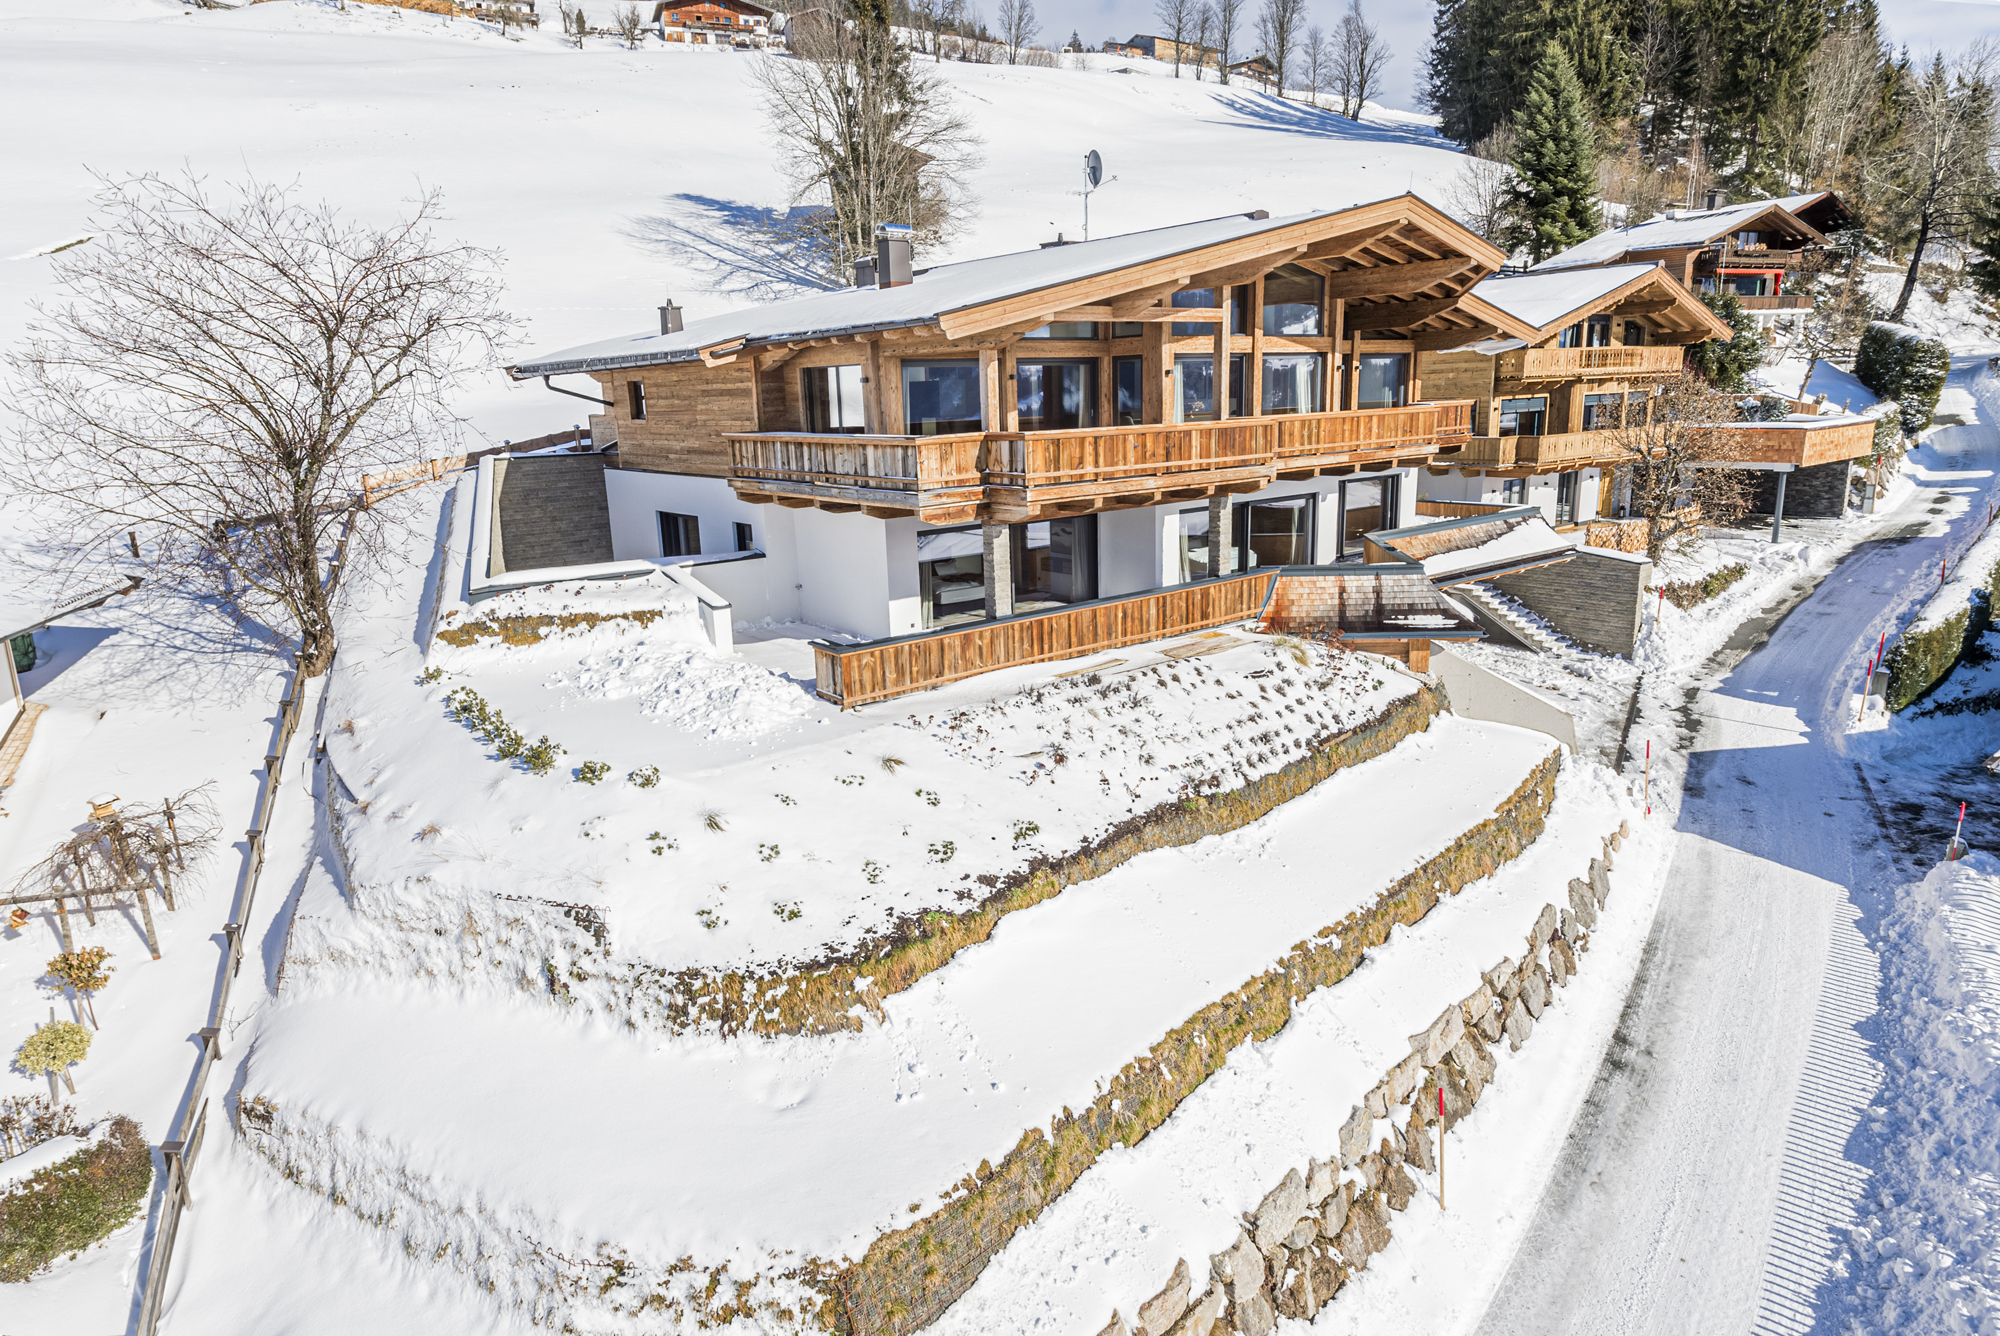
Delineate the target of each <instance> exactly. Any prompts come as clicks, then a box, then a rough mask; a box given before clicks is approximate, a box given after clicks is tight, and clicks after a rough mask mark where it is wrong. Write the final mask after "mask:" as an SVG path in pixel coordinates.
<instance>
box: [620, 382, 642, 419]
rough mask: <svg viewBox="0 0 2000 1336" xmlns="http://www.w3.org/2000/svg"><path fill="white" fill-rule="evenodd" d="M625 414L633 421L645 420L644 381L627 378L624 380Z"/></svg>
mask: <svg viewBox="0 0 2000 1336" xmlns="http://www.w3.org/2000/svg"><path fill="white" fill-rule="evenodd" d="M625 416H626V417H628V418H629V419H631V420H632V421H634V422H644V421H645V420H646V382H645V381H643V380H628V381H626V382H625Z"/></svg>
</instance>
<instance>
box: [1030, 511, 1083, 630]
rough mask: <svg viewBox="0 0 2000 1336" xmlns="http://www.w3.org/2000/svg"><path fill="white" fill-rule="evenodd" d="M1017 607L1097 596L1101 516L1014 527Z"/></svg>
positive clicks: (1076, 601)
mask: <svg viewBox="0 0 2000 1336" xmlns="http://www.w3.org/2000/svg"><path fill="white" fill-rule="evenodd" d="M1012 537H1013V541H1014V601H1015V606H1017V607H1020V606H1022V605H1032V604H1035V603H1081V602H1083V601H1084V600H1086V599H1092V598H1096V597H1097V516H1095V515H1078V516H1076V517H1075V518H1073V519H1062V520H1044V521H1038V522H1036V523H1034V524H1017V525H1015V526H1014V527H1013V535H1012Z"/></svg>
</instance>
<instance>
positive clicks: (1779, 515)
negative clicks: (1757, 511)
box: [1771, 469, 1785, 543]
mask: <svg viewBox="0 0 2000 1336" xmlns="http://www.w3.org/2000/svg"><path fill="white" fill-rule="evenodd" d="M1784 522H1785V471H1784V470H1783V469H1780V470H1779V471H1778V499H1777V500H1776V501H1775V502H1773V503H1772V505H1771V541H1772V542H1774V543H1775V542H1777V541H1778V527H1779V526H1780V525H1782V524H1783V523H1784Z"/></svg>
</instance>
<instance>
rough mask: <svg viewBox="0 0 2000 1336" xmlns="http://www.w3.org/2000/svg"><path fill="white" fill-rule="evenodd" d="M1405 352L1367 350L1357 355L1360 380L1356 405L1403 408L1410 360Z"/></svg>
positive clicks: (1361, 406) (1359, 406) (1360, 406)
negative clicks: (1370, 351) (1405, 371)
mask: <svg viewBox="0 0 2000 1336" xmlns="http://www.w3.org/2000/svg"><path fill="white" fill-rule="evenodd" d="M1409 360H1410V359H1409V357H1408V355H1407V354H1404V353H1366V354H1363V355H1362V356H1361V357H1360V358H1358V359H1357V363H1358V371H1359V373H1360V383H1359V386H1358V393H1357V395H1356V403H1355V407H1357V408H1401V407H1402V406H1403V397H1404V394H1405V393H1406V382H1407V381H1408V379H1409V378H1408V376H1407V375H1406V374H1405V373H1404V369H1405V367H1407V366H1408V364H1409Z"/></svg>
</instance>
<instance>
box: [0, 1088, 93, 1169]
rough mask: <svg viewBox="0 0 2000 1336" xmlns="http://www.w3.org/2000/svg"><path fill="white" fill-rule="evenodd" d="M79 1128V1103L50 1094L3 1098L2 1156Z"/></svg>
mask: <svg viewBox="0 0 2000 1336" xmlns="http://www.w3.org/2000/svg"><path fill="white" fill-rule="evenodd" d="M75 1132H76V1107H75V1106H74V1105H71V1104H64V1103H58V1102H56V1101H55V1100H52V1099H50V1098H49V1097H48V1096H47V1095H9V1096H8V1097H7V1098H5V1099H0V1157H7V1158H11V1157H13V1156H15V1155H19V1154H21V1153H22V1152H24V1151H28V1150H32V1149H33V1148H34V1147H36V1146H39V1145H41V1144H42V1143H43V1142H44V1141H53V1140H54V1139H55V1138H57V1137H63V1136H71V1135H73V1134H74V1133H75Z"/></svg>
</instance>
